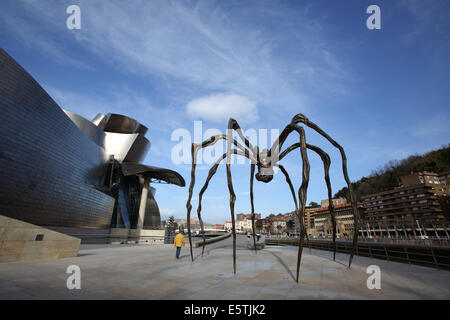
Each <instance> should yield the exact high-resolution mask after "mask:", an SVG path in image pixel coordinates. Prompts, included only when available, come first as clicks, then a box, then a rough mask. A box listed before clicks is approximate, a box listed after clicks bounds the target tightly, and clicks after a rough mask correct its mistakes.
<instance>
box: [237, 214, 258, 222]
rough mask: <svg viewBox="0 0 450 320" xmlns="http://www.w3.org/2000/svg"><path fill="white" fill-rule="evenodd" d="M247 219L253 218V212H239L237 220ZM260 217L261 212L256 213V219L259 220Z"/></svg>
mask: <svg viewBox="0 0 450 320" xmlns="http://www.w3.org/2000/svg"><path fill="white" fill-rule="evenodd" d="M245 219H248V220H251V219H252V214H251V213H249V214H244V213H238V214H237V215H236V220H237V221H242V220H245ZM259 219H261V214H260V213H255V221H256V220H259Z"/></svg>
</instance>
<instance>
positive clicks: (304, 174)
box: [282, 123, 310, 283]
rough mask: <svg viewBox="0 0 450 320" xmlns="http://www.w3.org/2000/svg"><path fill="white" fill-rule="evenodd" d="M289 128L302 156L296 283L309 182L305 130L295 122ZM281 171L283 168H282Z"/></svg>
mask: <svg viewBox="0 0 450 320" xmlns="http://www.w3.org/2000/svg"><path fill="white" fill-rule="evenodd" d="M288 127H289V130H291V131H292V130H295V131H297V132H298V134H299V135H300V154H301V157H302V184H301V186H300V188H299V190H298V199H299V204H300V209H299V210H297V211H296V214H297V218H298V220H299V223H300V226H301V229H300V239H299V243H298V254H297V276H296V279H295V281H296V282H297V283H298V280H299V273H300V263H301V256H302V252H303V238H304V237H305V235H306V233H305V226H304V221H303V217H304V214H305V205H306V190H307V189H308V183H309V169H310V166H309V161H308V154H307V152H306V138H305V130H304V129H303V128H302V127H300V126H298V125H296V124H293V123H291V124H289V125H288ZM282 171H283V170H282Z"/></svg>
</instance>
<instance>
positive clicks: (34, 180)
mask: <svg viewBox="0 0 450 320" xmlns="http://www.w3.org/2000/svg"><path fill="white" fill-rule="evenodd" d="M0 113H1V118H0V137H1V139H0V181H1V183H0V213H1V214H3V215H5V216H9V217H11V218H15V219H19V220H23V221H27V222H30V223H33V224H37V225H44V226H65V227H81V228H108V227H109V225H110V222H111V215H112V211H113V208H114V198H112V197H111V196H109V195H107V194H106V193H104V192H101V191H99V190H97V189H96V187H101V186H103V183H104V181H103V180H104V175H105V172H106V169H107V168H106V166H107V162H106V161H107V155H106V153H105V150H104V149H103V148H102V147H100V146H99V145H97V144H96V143H94V142H93V141H92V140H91V139H90V138H89V137H88V136H86V135H85V134H84V133H83V132H82V131H80V129H79V128H78V127H77V126H76V125H75V124H74V123H73V122H72V121H71V119H70V118H69V117H67V116H66V114H65V113H64V112H63V110H62V109H61V108H60V107H59V106H58V105H57V104H56V103H55V102H54V101H53V99H52V98H51V97H50V96H49V95H48V94H47V93H46V92H45V90H44V89H42V87H41V86H40V85H39V84H38V83H37V82H36V81H35V80H34V79H33V78H32V77H31V76H30V75H29V74H28V73H27V72H26V71H25V70H24V69H23V68H22V67H21V66H20V65H19V64H17V63H16V62H15V61H14V60H13V59H12V58H11V57H10V56H9V55H8V54H7V53H6V52H5V51H4V50H2V49H0Z"/></svg>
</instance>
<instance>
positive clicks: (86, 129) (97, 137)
mask: <svg viewBox="0 0 450 320" xmlns="http://www.w3.org/2000/svg"><path fill="white" fill-rule="evenodd" d="M63 111H64V112H65V114H66V115H67V116H68V117H69V118H70V120H72V122H73V123H75V125H76V126H77V127H78V129H80V130H81V131H82V132H83V133H84V134H85V135H87V136H88V137H89V138H90V139H91V140H92V141H94V142H95V143H96V144H97V145H98V146H100V147H102V148H104V147H105V133H104V132H103V131H102V130H101V129H100V128H99V127H97V126H96V125H95V124H93V123H92V122H91V121H89V120H87V119H85V118H83V117H82V116H80V115H78V114H76V113H73V112H71V111H68V110H64V109H63Z"/></svg>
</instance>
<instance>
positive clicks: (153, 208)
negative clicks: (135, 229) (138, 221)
mask: <svg viewBox="0 0 450 320" xmlns="http://www.w3.org/2000/svg"><path fill="white" fill-rule="evenodd" d="M151 189H153V190H155V188H151ZM159 226H161V215H160V213H159V207H158V203H157V202H156V200H155V194H154V192H153V191H152V192H149V193H148V198H147V206H146V207H145V217H144V228H145V227H147V228H151V227H153V228H154V227H159Z"/></svg>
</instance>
